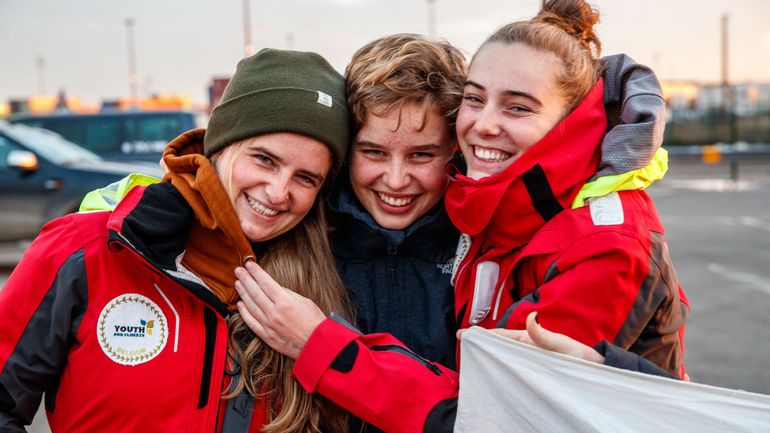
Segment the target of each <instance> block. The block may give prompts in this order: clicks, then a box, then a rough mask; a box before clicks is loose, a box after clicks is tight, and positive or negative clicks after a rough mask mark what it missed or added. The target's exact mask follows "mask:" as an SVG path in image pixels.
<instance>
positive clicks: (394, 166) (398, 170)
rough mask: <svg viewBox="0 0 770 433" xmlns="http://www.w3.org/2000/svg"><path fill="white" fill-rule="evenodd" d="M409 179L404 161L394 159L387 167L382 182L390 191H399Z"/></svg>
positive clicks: (406, 184)
mask: <svg viewBox="0 0 770 433" xmlns="http://www.w3.org/2000/svg"><path fill="white" fill-rule="evenodd" d="M410 181H411V177H410V175H409V170H408V166H407V164H406V161H403V160H400V159H396V158H394V159H393V160H392V161H391V163H390V164H389V165H388V169H387V171H386V172H385V176H383V182H384V183H385V185H386V186H387V187H388V188H389V189H391V190H392V191H399V190H402V189H404V188H406V187H407V186H409V182H410Z"/></svg>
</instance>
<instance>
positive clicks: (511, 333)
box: [490, 328, 534, 344]
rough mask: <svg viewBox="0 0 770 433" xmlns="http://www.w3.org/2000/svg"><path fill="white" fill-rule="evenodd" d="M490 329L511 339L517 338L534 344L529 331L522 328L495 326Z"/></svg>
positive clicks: (519, 340) (521, 341) (522, 341)
mask: <svg viewBox="0 0 770 433" xmlns="http://www.w3.org/2000/svg"><path fill="white" fill-rule="evenodd" d="M490 331H492V332H494V333H495V334H497V335H501V336H503V337H505V338H510V339H511V340H516V341H518V342H520V343H525V344H534V343H533V342H532V338H530V336H529V334H528V333H527V331H524V330H521V329H504V328H495V329H490Z"/></svg>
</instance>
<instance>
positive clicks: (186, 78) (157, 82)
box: [0, 0, 770, 104]
mask: <svg viewBox="0 0 770 433" xmlns="http://www.w3.org/2000/svg"><path fill="white" fill-rule="evenodd" d="M435 2H436V3H435V4H436V6H435V7H436V9H435V10H436V31H437V34H438V36H440V37H443V38H444V39H446V40H448V41H449V42H451V43H453V44H455V45H456V46H458V47H460V48H461V49H462V50H463V51H464V52H465V53H466V55H468V56H470V55H472V54H473V52H474V50H475V49H476V48H477V47H478V45H479V44H480V43H481V41H482V40H483V39H484V38H485V37H486V36H487V35H488V34H489V33H491V32H492V31H494V30H495V29H496V28H497V27H499V26H500V25H502V24H505V23H507V22H510V21H515V20H520V19H527V18H530V17H532V16H533V15H534V14H535V13H536V12H537V10H538V9H539V5H540V0H435ZM591 3H592V4H593V5H594V6H596V7H597V8H598V9H599V11H600V12H601V14H602V22H601V24H599V26H598V27H597V31H598V33H599V36H600V38H601V39H602V42H603V44H604V51H603V53H604V54H613V53H619V52H626V53H628V54H630V55H631V56H632V57H634V58H635V59H636V60H637V61H639V62H642V63H646V64H649V65H650V66H653V67H654V68H655V69H656V71H658V74H659V76H660V77H661V78H662V79H694V80H700V81H706V82H715V81H719V80H720V79H721V66H720V21H721V16H722V14H724V13H727V14H729V17H730V21H729V23H730V49H731V54H730V56H731V59H730V60H731V62H730V77H731V79H733V80H735V81H763V82H770V1H768V0H633V1H631V0H594V1H592V2H591ZM250 4H251V28H252V39H253V42H254V44H255V46H256V47H257V48H261V47H268V46H269V47H276V48H291V49H296V50H306V51H316V52H319V53H320V54H322V55H323V56H325V57H326V58H327V59H328V60H329V61H330V62H331V63H332V65H334V66H335V67H336V68H337V69H338V70H340V71H342V70H343V69H344V67H345V65H346V63H347V61H348V60H349V58H350V56H351V55H352V53H353V52H354V51H355V49H356V48H358V47H360V46H361V45H363V44H365V43H366V42H368V41H370V40H372V39H374V38H377V37H379V36H382V35H386V34H389V33H396V32H415V33H426V32H427V31H428V5H427V1H426V0H281V1H270V2H268V1H263V0H251V3H250ZM129 17H130V18H133V19H134V20H135V26H134V29H135V43H136V54H137V69H138V73H139V76H140V79H139V82H140V86H139V89H140V96H146V95H147V94H149V93H185V94H189V95H190V96H191V97H192V98H193V100H194V101H195V102H199V103H203V102H206V100H207V94H206V88H207V86H208V84H209V83H210V81H211V78H212V77H213V76H218V75H230V74H232V72H233V70H234V68H235V64H236V63H237V61H238V60H239V59H240V58H241V57H242V56H243V43H244V25H243V22H244V20H243V0H218V1H214V0H208V1H204V0H0V58H1V59H2V61H0V66H1V67H0V103H2V102H7V100H8V99H9V98H17V97H26V96H30V95H33V94H37V93H38V91H39V88H40V87H41V80H40V77H39V75H40V74H39V73H38V70H39V68H38V66H37V65H38V59H39V58H42V59H43V64H44V74H43V80H42V84H43V85H44V87H45V91H46V93H48V94H55V93H57V92H58V91H59V90H61V89H64V90H66V92H67V94H68V95H70V96H77V97H80V98H81V99H83V100H84V101H85V102H87V103H91V104H97V103H98V102H100V101H101V100H102V99H104V98H116V97H126V96H128V94H129V85H128V56H127V36H126V26H125V23H124V22H125V19H126V18H129Z"/></svg>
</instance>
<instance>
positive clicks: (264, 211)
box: [244, 194, 280, 217]
mask: <svg viewBox="0 0 770 433" xmlns="http://www.w3.org/2000/svg"><path fill="white" fill-rule="evenodd" d="M244 195H245V196H246V201H248V202H249V206H251V208H252V209H254V211H255V212H257V213H258V214H260V215H264V216H269V217H272V216H276V215H278V214H279V213H280V212H279V211H277V210H275V209H270V208H269V207H266V206H264V205H263V204H262V203H260V202H258V201H256V200H254V199H253V198H251V196H250V195H248V194H244Z"/></svg>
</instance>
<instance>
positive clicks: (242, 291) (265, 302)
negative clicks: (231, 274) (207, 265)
mask: <svg viewBox="0 0 770 433" xmlns="http://www.w3.org/2000/svg"><path fill="white" fill-rule="evenodd" d="M235 276H236V277H238V281H236V282H235V290H236V291H237V292H238V294H239V295H240V297H241V300H242V301H243V302H244V303H245V304H246V307H248V309H249V310H251V311H252V312H254V313H257V311H256V310H255V309H258V310H259V313H260V314H258V317H257V319H258V320H260V321H262V320H263V319H264V314H262V313H264V312H265V311H269V310H270V309H271V308H272V306H273V301H272V300H271V299H270V298H269V297H268V296H267V295H266V294H265V292H264V291H263V290H262V286H260V285H259V283H257V281H256V280H255V279H254V278H253V277H252V276H251V274H250V273H249V272H248V271H247V270H245V269H243V268H236V269H235Z"/></svg>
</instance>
